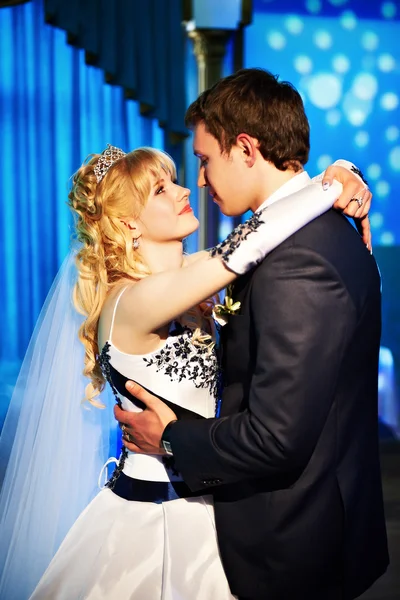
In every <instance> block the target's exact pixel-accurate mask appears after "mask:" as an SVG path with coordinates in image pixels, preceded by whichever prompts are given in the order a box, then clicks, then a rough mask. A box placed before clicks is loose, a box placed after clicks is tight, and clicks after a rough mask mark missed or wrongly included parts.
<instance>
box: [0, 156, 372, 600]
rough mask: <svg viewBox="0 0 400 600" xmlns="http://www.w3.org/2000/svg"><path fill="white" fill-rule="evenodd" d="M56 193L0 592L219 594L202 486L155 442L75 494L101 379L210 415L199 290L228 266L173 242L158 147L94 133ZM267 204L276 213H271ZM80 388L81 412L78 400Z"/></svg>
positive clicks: (13, 416)
mask: <svg viewBox="0 0 400 600" xmlns="http://www.w3.org/2000/svg"><path fill="white" fill-rule="evenodd" d="M349 177H350V178H353V177H354V175H351V174H350V173H349ZM360 188H364V184H360ZM353 191H354V188H353ZM339 195H340V185H339V184H338V183H337V182H334V184H333V185H332V186H331V187H330V188H329V189H328V190H327V191H323V190H322V186H321V185H320V183H317V184H315V185H311V186H310V189H308V190H307V192H306V193H304V194H303V195H302V196H301V197H300V198H299V194H296V197H295V198H293V197H291V196H288V197H287V198H285V199H283V200H282V201H281V202H279V203H277V204H275V205H272V206H271V207H269V208H268V211H262V212H260V213H256V214H255V215H253V217H251V218H250V219H249V220H248V221H247V222H246V223H244V224H243V225H240V226H239V227H238V228H237V230H236V231H235V232H234V235H235V234H236V235H239V237H240V238H241V239H243V241H242V242H241V243H240V246H239V247H238V248H237V249H236V250H234V251H233V253H232V254H231V255H230V256H231V257H232V256H234V257H235V262H236V264H237V263H238V262H239V263H240V264H241V269H240V270H241V272H245V271H246V270H249V269H251V268H252V267H254V265H255V264H256V263H257V262H258V261H259V260H261V259H262V258H263V257H264V256H265V255H266V254H267V253H268V252H270V251H271V250H273V248H275V247H276V246H277V245H278V244H280V243H281V242H282V241H283V240H284V239H286V238H287V237H288V236H289V235H291V234H292V233H294V232H295V231H296V230H297V229H299V228H301V227H302V226H304V225H305V224H306V223H308V222H309V221H310V220H312V219H314V218H316V217H317V216H319V215H320V214H321V213H322V212H324V211H326V210H328V209H329V208H331V206H332V204H333V203H334V201H335V200H336V198H337V197H338V196H339ZM69 204H70V207H71V209H72V211H73V213H74V214H75V215H76V217H77V220H76V233H77V238H78V241H79V242H80V246H79V247H78V249H77V253H76V266H77V273H78V274H77V278H76V281H75V268H74V265H73V262H74V260H73V258H74V254H72V255H71V257H70V258H69V260H68V261H67V264H66V265H65V266H64V267H63V269H62V271H61V274H60V276H59V277H58V279H57V280H56V282H55V285H54V287H53V290H52V292H51V295H50V299H49V300H48V301H47V303H46V305H45V308H44V312H42V315H41V318H40V323H39V329H38V331H37V332H35V335H34V342H33V343H32V344H31V346H30V348H29V349H28V353H27V357H26V359H25V362H24V365H23V368H22V371H21V376H20V379H19V381H18V383H17V386H16V392H15V395H14V399H13V401H12V404H11V406H10V414H9V415H8V417H7V421H6V424H5V428H4V432H5V436H6V439H5V442H4V443H3V438H2V443H3V446H2V447H1V451H2V456H4V452H5V454H6V455H7V447H10V442H11V439H10V438H12V439H13V438H14V437H15V441H14V445H13V447H12V451H11V455H10V457H9V460H8V468H7V471H6V475H5V479H4V484H3V489H2V493H1V498H0V508H1V515H2V517H1V519H2V520H1V523H0V539H1V540H2V547H1V554H0V558H1V560H0V563H1V564H2V565H4V567H3V572H2V575H1V581H0V597H1V598H16V599H17V600H19V599H21V600H23V599H25V598H28V597H29V595H30V594H31V593H32V591H33V590H34V591H33V594H32V596H31V598H33V599H50V598H51V599H52V600H54V599H57V600H61V599H66V600H67V599H68V600H71V599H75V598H85V599H96V600H100V599H111V598H121V599H122V600H123V599H128V598H130V599H133V600H145V599H146V600H147V599H148V600H158V599H163V600H167V599H168V600H169V599H172V598H174V599H178V598H183V599H189V598H193V597H196V598H199V599H200V600H214V599H215V598H218V600H224V599H227V600H228V599H230V598H233V596H232V594H231V592H230V590H229V586H228V583H227V580H226V578H225V574H224V572H223V568H222V565H221V562H220V559H219V554H218V546H217V541H216V535H215V529H214V521H213V509H212V502H211V498H210V497H209V496H196V495H193V494H192V493H191V492H190V491H189V489H188V488H187V486H186V485H185V483H184V482H183V481H182V479H181V477H180V475H179V473H178V472H176V470H175V469H174V465H173V462H171V460H170V459H168V458H167V457H166V456H163V454H162V451H161V450H160V454H159V455H154V456H145V455H140V454H135V453H133V452H128V451H127V450H125V449H124V450H123V451H122V454H121V457H120V460H119V462H118V464H117V466H116V468H115V470H114V472H113V474H112V475H111V477H110V479H109V480H108V482H107V483H106V486H105V488H104V489H102V491H100V492H99V493H98V494H97V495H96V496H95V497H94V499H93V500H92V501H91V502H90V503H89V504H88V502H89V500H91V498H92V497H93V490H94V485H93V482H94V475H95V473H96V472H97V473H98V471H99V464H100V462H101V461H104V458H105V455H106V454H107V452H108V446H109V442H110V436H112V435H115V432H114V431H113V430H112V428H111V424H112V418H111V417H110V415H109V414H108V413H107V410H106V411H101V410H98V409H99V408H101V407H102V406H103V404H102V398H103V395H104V391H103V390H104V386H105V382H106V381H107V382H108V384H109V388H110V389H111V390H112V393H113V396H114V399H115V401H116V402H117V403H118V404H119V405H120V406H121V407H123V408H124V409H125V410H131V411H138V410H142V408H141V406H140V405H139V404H138V402H137V401H136V400H135V399H134V398H133V397H132V396H130V394H129V392H127V390H126V389H125V382H126V381H127V380H128V379H134V380H136V381H137V382H139V383H140V384H141V385H143V386H144V387H146V388H147V389H149V390H150V391H152V393H155V394H156V395H159V396H161V397H162V398H163V399H165V401H166V402H167V403H168V404H170V406H171V408H173V410H174V412H175V413H176V414H177V416H178V418H203V417H210V416H214V415H215V409H216V405H217V401H218V362H217V357H216V353H215V327H214V322H213V319H212V316H211V312H212V308H213V304H214V300H213V299H212V298H211V297H212V296H213V294H215V293H216V292H217V291H218V290H221V289H223V288H224V287H226V286H227V285H229V284H230V283H231V282H232V281H233V280H234V279H235V278H236V277H237V276H236V275H235V273H234V272H233V271H231V270H230V269H229V260H228V259H224V258H223V256H221V255H220V253H219V252H218V247H217V248H216V249H213V251H212V252H211V253H210V252H206V251H204V252H199V253H197V254H194V255H192V256H184V254H183V247H182V240H183V239H184V238H186V237H187V236H188V235H190V234H191V233H192V232H194V231H195V230H196V229H197V227H198V220H197V218H196V217H195V215H194V214H193V210H192V209H191V207H190V192H189V190H188V189H186V188H183V187H181V186H179V185H178V184H177V183H176V173H175V166H174V164H173V163H172V161H171V159H170V157H169V156H168V155H166V154H165V153H163V152H161V151H157V150H154V149H150V148H139V149H137V150H134V151H132V152H130V153H128V154H125V153H124V152H122V151H121V150H119V149H118V148H115V147H113V146H109V147H108V148H107V149H106V150H104V151H103V153H102V154H100V155H99V154H97V155H93V156H92V157H91V158H90V160H89V161H88V162H86V163H85V164H83V165H82V167H81V168H80V169H79V170H78V172H77V173H76V174H75V176H74V178H73V185H72V189H71V192H70V194H69ZM282 211H283V212H285V213H287V212H290V214H291V215H292V218H291V219H290V220H286V221H283V220H282V216H281V215H282ZM278 223H279V225H278ZM231 235H232V234H231ZM72 283H74V294H73V299H74V305H75V307H76V309H77V310H78V311H79V312H80V313H81V314H82V315H84V318H83V320H81V321H80V323H79V339H80V341H81V342H82V344H83V348H84V357H83V360H82V362H83V366H84V371H83V374H84V376H85V377H86V378H88V379H89V381H90V383H89V384H88V385H87V386H86V390H83V388H82V380H81V379H80V378H79V377H77V373H78V372H79V371H80V369H81V365H80V363H79V361H80V357H79V355H77V352H76V351H75V347H76V344H75V343H74V341H73V340H74V337H75V336H76V328H77V326H78V324H77V321H76V316H75V315H74V313H73V311H72V310H71V307H70V302H69V298H70V296H69V290H70V286H71V284H72ZM101 393H102V394H101ZM99 394H101V396H99ZM83 396H85V399H86V403H85V405H84V406H86V407H89V408H91V410H86V411H85V410H84V409H83V408H82V407H81V406H80V400H81V399H82V397H83ZM105 401H106V400H105ZM21 402H22V403H21ZM110 404H111V403H110V402H108V405H110ZM99 415H100V416H99ZM50 440H51V441H50ZM4 449H5V450H4ZM7 459H8V456H6V460H7ZM109 462H110V461H107V463H109ZM87 504H88V505H87ZM86 505H87V506H86ZM85 506H86V508H85ZM82 509H84V510H83V512H82V513H81V514H80V516H79V518H78V519H77V520H76V521H75V523H74V525H73V526H72V528H71V529H70V531H69V533H68V534H67V536H66V537H65V539H64V541H63V542H62V544H61V546H60V547H59V549H58V551H57V552H56V550H57V548H58V546H59V544H60V542H61V540H62V539H63V537H64V535H65V532H66V531H67V529H68V528H69V526H70V525H71V523H73V521H74V520H75V519H76V516H77V514H79V512H80V511H81V510H82ZM54 554H55V556H54ZM53 556H54V558H53V559H52V557H53ZM51 559H52V560H51ZM50 561H51V562H50ZM49 563H50V564H49ZM47 565H49V566H48V568H47V570H46V572H45V573H44V575H43V577H42V578H41V580H40V582H39V583H38V585H37V586H36V584H37V582H38V579H39V577H40V576H41V575H42V573H43V571H44V569H45V568H46V566H47ZM35 586H36V589H34V588H35Z"/></svg>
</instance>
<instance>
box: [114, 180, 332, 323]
mask: <svg viewBox="0 0 400 600" xmlns="http://www.w3.org/2000/svg"><path fill="white" fill-rule="evenodd" d="M340 193H341V185H340V184H339V183H337V182H334V183H333V184H332V186H331V187H329V188H328V189H327V190H325V191H324V190H322V187H321V184H320V183H317V184H310V185H309V186H306V187H305V188H303V189H302V190H300V191H299V192H296V193H295V194H292V195H290V196H287V197H286V198H282V199H281V200H280V201H279V202H276V203H274V204H272V205H271V206H269V207H268V208H267V209H265V210H264V211H262V212H259V213H255V214H254V215H253V216H252V217H251V218H250V219H249V220H248V221H246V222H245V223H244V224H242V225H239V226H238V227H237V228H236V229H234V230H233V232H232V233H231V234H230V235H229V236H228V238H227V239H226V240H225V241H224V242H222V243H221V244H219V245H218V246H216V247H215V248H213V249H212V250H211V251H210V252H209V253H207V254H206V255H203V258H202V259H199V260H196V261H195V262H193V263H191V264H188V265H187V266H184V267H182V268H179V269H173V270H170V271H164V272H162V273H157V274H154V275H150V276H149V277H146V278H145V279H142V280H141V281H139V282H138V283H135V284H133V285H132V286H131V287H130V288H128V289H127V290H126V292H125V293H124V295H123V302H124V306H125V309H127V307H129V311H130V312H131V322H132V325H133V327H134V328H135V329H136V330H137V332H138V333H143V334H147V333H150V332H152V331H155V330H157V329H159V328H160V327H161V326H162V325H164V324H166V323H168V322H170V321H171V320H172V319H174V318H176V317H178V316H179V315H181V314H183V313H184V312H185V311H186V310H188V309H189V308H191V307H192V306H195V305H197V304H198V303H199V302H201V301H202V300H204V299H206V298H208V297H210V296H212V295H213V294H214V293H215V292H217V291H219V290H221V289H223V288H225V287H226V286H227V285H229V284H230V283H232V282H233V281H234V280H235V279H236V277H237V276H238V275H239V274H243V273H245V272H247V271H248V270H250V269H252V268H253V267H254V266H255V265H256V264H257V263H259V262H260V261H261V260H262V259H263V258H264V257H265V256H266V255H267V254H268V253H269V252H271V250H273V249H274V248H276V247H277V246H278V245H279V244H281V243H282V242H283V241H284V240H285V239H287V238H288V237H289V236H290V235H292V234H293V233H295V232H296V231H297V230H298V229H300V228H301V227H304V225H306V224H307V223H309V222H310V221H312V220H313V219H315V218H316V217H317V216H319V215H321V214H322V213H324V212H325V211H327V210H328V209H329V208H331V206H332V205H333V202H334V201H335V199H336V198H337V197H338V196H339V195H340Z"/></svg>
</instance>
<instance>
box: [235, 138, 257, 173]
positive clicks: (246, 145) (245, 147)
mask: <svg viewBox="0 0 400 600" xmlns="http://www.w3.org/2000/svg"><path fill="white" fill-rule="evenodd" d="M236 144H237V146H238V147H239V149H240V151H241V155H242V158H243V161H244V162H245V163H246V165H247V166H248V167H252V166H253V165H254V163H255V162H256V157H257V148H258V141H257V140H256V139H255V138H253V137H251V135H248V134H247V133H239V135H238V136H237V138H236Z"/></svg>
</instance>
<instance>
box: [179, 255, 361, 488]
mask: <svg viewBox="0 0 400 600" xmlns="http://www.w3.org/2000/svg"><path fill="white" fill-rule="evenodd" d="M251 310H252V316H253V318H254V331H255V335H256V346H257V347H256V364H255V368H254V375H253V379H252V381H251V386H250V395H249V408H248V410H246V411H245V412H243V413H240V414H236V415H233V416H229V417H225V418H220V419H206V420H204V421H201V422H199V421H198V422H193V423H192V422H189V421H186V422H177V423H176V424H174V426H173V427H172V428H171V430H170V440H171V445H172V450H173V453H174V457H175V463H176V466H177V468H178V470H179V471H180V472H181V473H182V475H183V477H184V479H185V481H186V482H187V483H188V485H189V486H190V487H191V488H192V489H193V490H196V489H200V488H204V487H208V486H212V485H218V484H221V483H222V484H225V483H233V482H237V481H240V480H243V479H248V478H257V477H271V478H273V477H274V476H275V475H277V474H280V475H282V474H287V475H288V476H289V477H290V476H293V481H295V480H296V479H297V477H298V476H299V474H300V473H301V472H302V471H303V469H304V468H305V466H306V465H307V463H308V461H309V459H310V457H311V455H312V452H313V450H314V448H315V446H316V444H317V441H318V439H319V437H320V434H321V431H322V429H323V427H324V424H325V421H326V418H327V416H328V413H329V410H330V409H331V405H332V399H333V396H334V391H335V385H336V380H337V377H338V372H339V369H340V368H341V363H342V358H343V353H344V351H345V348H346V344H347V342H348V339H349V336H350V335H351V333H352V331H353V330H354V327H355V325H356V311H355V308H354V306H353V304H352V302H351V299H350V297H349V294H348V292H347V290H346V289H345V287H344V285H343V283H342V282H341V280H340V277H339V276H338V274H337V272H336V271H335V269H334V268H333V267H332V265H330V264H329V263H327V262H326V261H325V260H324V259H323V258H322V257H321V256H320V255H318V254H316V253H314V252H313V251H312V250H310V249H307V248H302V247H293V248H288V247H285V248H282V249H280V250H278V251H277V252H275V253H273V254H272V255H271V256H270V257H268V258H267V259H266V260H265V261H264V262H263V263H262V264H261V265H260V267H259V268H258V269H257V271H256V272H255V274H254V276H253V281H252V290H251Z"/></svg>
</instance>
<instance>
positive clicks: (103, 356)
mask: <svg viewBox="0 0 400 600" xmlns="http://www.w3.org/2000/svg"><path fill="white" fill-rule="evenodd" d="M109 349H110V344H109V343H108V342H106V343H105V344H104V346H103V349H102V351H101V353H100V356H99V357H98V361H99V365H100V368H101V372H102V373H103V376H104V378H105V379H106V381H107V382H108V384H109V385H110V387H111V389H112V392H113V394H114V397H115V401H116V403H117V404H118V406H119V407H121V400H120V399H119V396H118V392H117V389H116V387H115V386H114V384H113V382H112V379H111V373H110V355H109V353H108V351H109ZM127 456H128V450H127V449H126V448H125V446H122V450H121V455H120V457H119V461H118V464H117V466H116V467H115V469H114V471H113V472H112V475H111V477H110V479H109V480H108V481H107V483H106V484H105V487H107V488H110V490H112V489H114V486H115V482H116V481H117V479H118V477H119V476H120V474H121V473H122V471H123V468H124V464H125V460H126V457H127Z"/></svg>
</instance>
